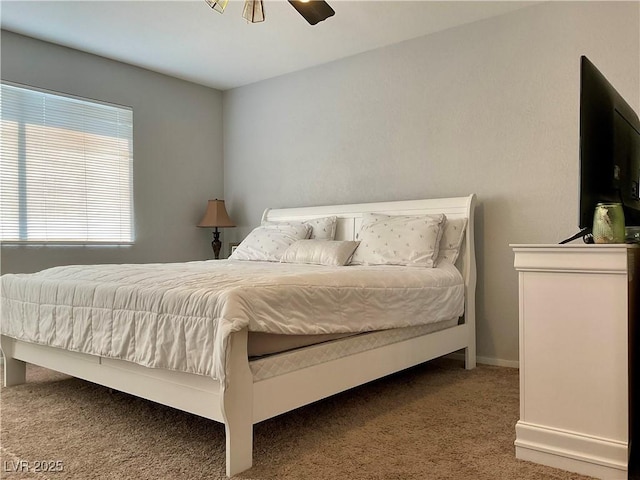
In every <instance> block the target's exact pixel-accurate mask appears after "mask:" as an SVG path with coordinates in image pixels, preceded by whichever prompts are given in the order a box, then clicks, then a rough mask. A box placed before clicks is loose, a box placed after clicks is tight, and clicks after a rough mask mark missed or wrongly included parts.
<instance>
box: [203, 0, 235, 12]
mask: <svg viewBox="0 0 640 480" xmlns="http://www.w3.org/2000/svg"><path fill="white" fill-rule="evenodd" d="M204 1H205V2H207V5H209V6H210V7H211V8H213V9H214V10H215V11H216V12H219V13H224V9H225V8H226V7H227V3H229V0H204Z"/></svg>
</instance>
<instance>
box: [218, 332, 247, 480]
mask: <svg viewBox="0 0 640 480" xmlns="http://www.w3.org/2000/svg"><path fill="white" fill-rule="evenodd" d="M247 335H248V334H247V329H246V328H245V329H242V330H241V331H239V332H235V333H232V334H231V337H230V339H229V348H230V353H229V357H228V364H227V367H228V369H227V372H228V378H227V387H226V389H224V391H223V394H222V397H221V401H220V403H221V408H222V416H223V417H224V427H225V432H226V456H227V462H226V468H227V476H228V477H231V476H233V475H235V474H237V473H240V472H242V471H244V470H247V469H249V468H251V465H252V463H253V375H252V374H251V370H250V369H249V358H248V355H247Z"/></svg>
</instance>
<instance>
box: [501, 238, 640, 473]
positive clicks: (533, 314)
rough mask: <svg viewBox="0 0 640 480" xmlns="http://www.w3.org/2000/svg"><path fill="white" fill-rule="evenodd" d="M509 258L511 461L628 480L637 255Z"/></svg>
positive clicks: (567, 252)
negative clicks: (515, 374) (514, 397)
mask: <svg viewBox="0 0 640 480" xmlns="http://www.w3.org/2000/svg"><path fill="white" fill-rule="evenodd" d="M512 248H513V251H514V253H515V268H516V270H517V271H518V277H519V287H520V289H519V296H520V420H519V421H518V423H517V424H516V442H515V445H516V457H517V458H520V459H523V460H529V461H533V462H537V463H541V464H545V465H549V466H553V467H557V468H562V469H565V470H569V471H573V472H578V473H582V474H585V475H591V476H594V477H598V478H606V479H626V478H627V466H628V463H629V451H630V448H629V445H630V442H629V438H630V435H629V432H630V431H634V430H635V429H634V428H630V426H629V425H630V414H629V412H630V409H629V405H630V402H629V391H630V389H629V386H630V385H635V384H636V383H637V382H633V381H630V380H629V378H630V369H629V365H633V362H631V363H630V362H629V353H630V349H629V345H630V343H629V338H630V335H631V338H633V336H634V335H635V333H634V331H633V328H634V325H635V323H634V322H630V319H633V318H634V317H636V316H637V313H638V312H637V310H638V309H636V308H635V303H636V299H637V298H638V295H639V294H638V283H640V282H636V281H635V277H637V275H638V274H639V273H640V268H639V266H640V248H638V246H637V245H633V246H630V245H585V244H579V245H570V244H569V245H512ZM630 332H631V334H630ZM631 353H632V354H634V355H635V352H634V351H633V348H632V349H631ZM636 398H637V397H636ZM632 415H633V414H632ZM636 438H637V437H636Z"/></svg>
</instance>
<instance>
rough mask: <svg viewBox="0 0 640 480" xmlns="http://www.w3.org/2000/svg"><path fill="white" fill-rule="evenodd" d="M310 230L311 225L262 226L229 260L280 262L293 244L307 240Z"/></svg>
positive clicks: (248, 237) (254, 230) (249, 236)
mask: <svg viewBox="0 0 640 480" xmlns="http://www.w3.org/2000/svg"><path fill="white" fill-rule="evenodd" d="M310 230H311V227H310V226H309V225H302V224H299V225H287V224H282V225H262V226H260V227H257V228H254V229H253V230H252V231H251V233H250V234H249V235H247V238H245V239H244V240H243V241H242V242H241V243H240V245H238V247H237V248H236V249H235V251H234V252H233V253H232V254H231V256H230V257H229V258H231V259H234V260H255V261H263V262H279V261H280V258H282V255H283V254H284V252H285V250H286V249H287V248H289V246H290V245H291V244H292V243H294V242H296V241H298V240H302V239H305V238H307V236H308V235H309V231H310Z"/></svg>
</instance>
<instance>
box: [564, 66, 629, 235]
mask: <svg viewBox="0 0 640 480" xmlns="http://www.w3.org/2000/svg"><path fill="white" fill-rule="evenodd" d="M598 202H620V203H622V206H623V209H624V216H625V224H626V225H627V226H629V225H640V120H639V119H638V115H637V114H636V113H635V112H634V111H633V109H632V108H631V107H630V106H629V104H628V103H627V102H626V101H625V100H624V98H622V96H621V95H620V94H619V93H618V92H617V91H616V89H615V88H614V87H613V86H612V85H611V83H609V81H608V80H607V79H606V78H605V77H604V75H603V74H602V73H600V71H599V70H598V69H597V68H596V67H595V65H594V64H593V63H591V61H589V59H588V58H587V57H585V56H582V57H581V59H580V218H579V224H578V226H579V228H580V232H579V233H578V234H576V235H574V236H573V237H571V238H569V239H567V240H565V241H563V242H561V243H566V242H569V241H571V240H575V239H577V238H580V237H583V239H584V240H585V242H589V241H590V238H591V226H592V223H593V213H594V211H595V207H596V204H597V203H598Z"/></svg>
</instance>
